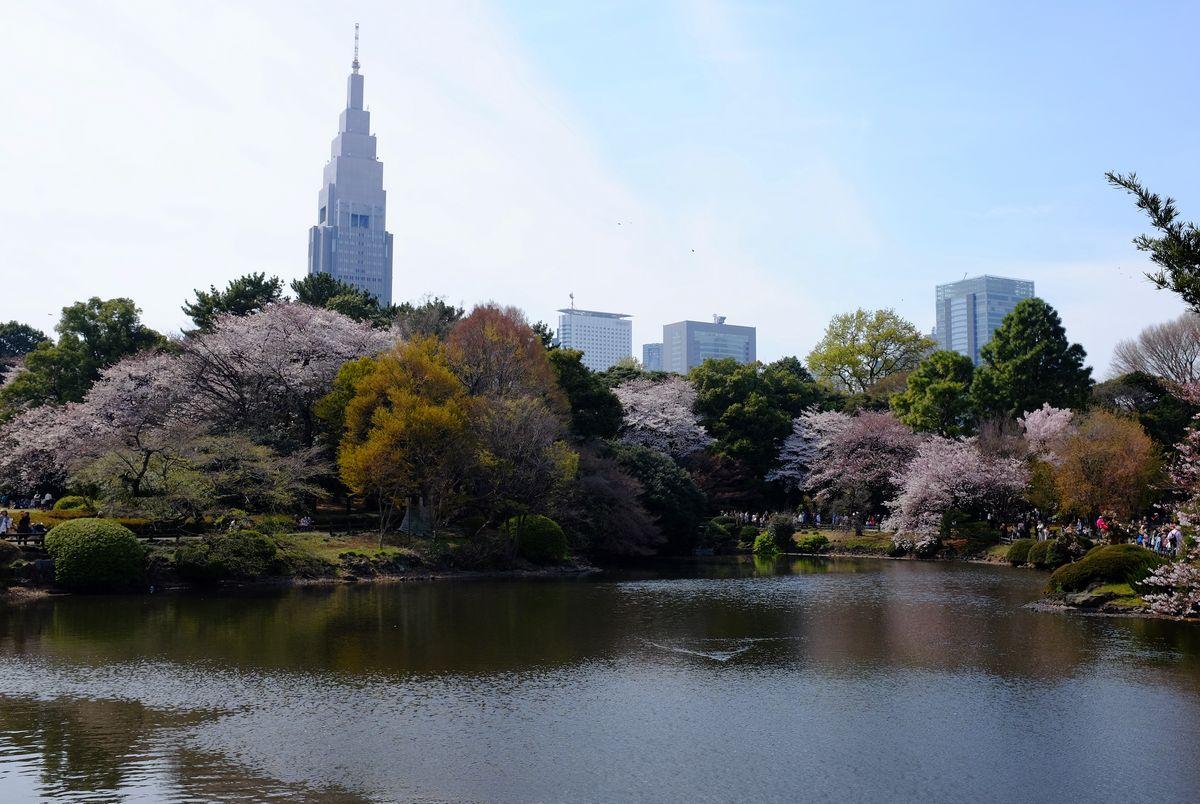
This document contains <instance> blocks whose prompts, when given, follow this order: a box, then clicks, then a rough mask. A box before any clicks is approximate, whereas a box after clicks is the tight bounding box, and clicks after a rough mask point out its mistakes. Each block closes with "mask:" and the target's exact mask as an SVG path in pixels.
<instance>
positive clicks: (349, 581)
mask: <svg viewBox="0 0 1200 804" xmlns="http://www.w3.org/2000/svg"><path fill="white" fill-rule="evenodd" d="M603 571H604V570H603V568H601V567H596V566H594V565H591V564H581V563H577V564H571V565H564V566H559V567H531V568H522V569H509V570H454V569H449V570H426V571H421V572H403V573H380V574H377V575H369V576H364V575H338V576H329V577H324V578H288V577H272V576H267V577H263V578H252V579H247V580H241V581H221V582H219V583H217V584H214V585H212V586H204V585H199V584H190V583H172V584H169V585H163V586H156V587H151V589H152V591H151V589H142V590H136V591H131V592H108V593H101V594H98V595H88V594H85V593H81V592H72V591H70V590H66V589H58V588H55V587H52V586H37V585H25V584H14V585H13V586H10V587H8V588H6V589H4V590H3V591H2V592H0V603H7V604H13V605H16V604H21V603H28V602H32V601H35V600H43V599H45V598H49V597H104V596H106V595H113V594H117V595H136V596H151V595H177V594H192V593H205V592H257V591H266V590H275V589H296V588H304V587H323V586H353V585H368V584H389V583H420V582H424V581H478V580H489V579H501V578H512V579H515V580H544V579H550V578H584V577H587V576H589V575H595V574H597V573H600V572H603Z"/></svg>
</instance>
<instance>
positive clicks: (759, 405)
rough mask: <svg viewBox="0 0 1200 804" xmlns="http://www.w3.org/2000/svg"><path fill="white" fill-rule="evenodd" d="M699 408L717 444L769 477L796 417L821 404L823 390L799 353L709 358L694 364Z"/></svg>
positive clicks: (698, 411)
mask: <svg viewBox="0 0 1200 804" xmlns="http://www.w3.org/2000/svg"><path fill="white" fill-rule="evenodd" d="M689 379H690V380H691V382H692V384H693V385H694V386H695V388H696V411H697V413H699V414H700V416H701V419H702V421H703V423H704V425H705V427H706V429H707V430H708V433H709V435H711V436H712V437H713V438H714V439H716V443H715V444H714V445H713V447H714V449H715V450H716V451H717V452H719V453H721V454H723V455H726V456H728V457H730V458H735V459H737V460H739V461H743V462H745V464H746V465H747V466H748V467H749V469H750V471H751V472H753V473H754V474H755V476H756V477H758V478H760V479H761V478H763V477H764V476H765V475H766V474H767V473H768V472H769V471H770V470H771V468H772V466H773V465H774V463H775V457H776V455H777V454H778V451H779V446H780V444H782V443H783V440H784V439H785V438H787V437H788V434H789V433H790V432H791V430H792V420H793V419H794V418H796V417H797V416H799V415H800V414H801V413H802V412H803V411H804V410H806V409H807V408H809V407H811V406H813V405H815V404H817V403H818V402H819V401H820V400H821V398H822V394H821V391H820V389H819V388H818V387H817V385H816V383H815V382H814V381H813V378H812V375H810V374H809V373H808V371H807V370H806V369H805V368H804V366H803V365H801V363H800V361H799V360H797V359H796V358H794V357H785V358H782V359H780V360H777V361H775V362H774V363H769V364H767V365H763V364H762V363H758V362H754V363H745V364H742V363H738V362H737V361H736V360H734V359H733V358H724V359H722V360H712V359H709V360H705V361H704V362H703V363H701V364H700V365H699V366H697V367H696V368H694V369H692V373H691V374H690V375H689Z"/></svg>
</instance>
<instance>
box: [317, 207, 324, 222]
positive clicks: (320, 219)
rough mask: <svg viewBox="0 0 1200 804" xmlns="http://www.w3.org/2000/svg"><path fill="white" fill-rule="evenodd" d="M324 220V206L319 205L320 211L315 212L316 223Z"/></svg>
mask: <svg viewBox="0 0 1200 804" xmlns="http://www.w3.org/2000/svg"><path fill="white" fill-rule="evenodd" d="M324 222H325V207H321V211H320V212H318V213H317V223H324Z"/></svg>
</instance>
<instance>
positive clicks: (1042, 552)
mask: <svg viewBox="0 0 1200 804" xmlns="http://www.w3.org/2000/svg"><path fill="white" fill-rule="evenodd" d="M1049 549H1050V542H1049V541H1044V542H1034V543H1033V545H1032V546H1030V548H1029V555H1028V556H1027V557H1026V561H1028V562H1029V565H1030V566H1032V567H1037V568H1038V569H1045V568H1046V552H1047V551H1048V550H1049Z"/></svg>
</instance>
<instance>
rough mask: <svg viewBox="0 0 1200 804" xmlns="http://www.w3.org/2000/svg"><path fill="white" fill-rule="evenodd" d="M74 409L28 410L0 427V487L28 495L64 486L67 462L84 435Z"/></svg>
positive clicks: (74, 405) (72, 405)
mask: <svg viewBox="0 0 1200 804" xmlns="http://www.w3.org/2000/svg"><path fill="white" fill-rule="evenodd" d="M76 407H77V405H76V404H75V403H69V404H67V405H42V406H40V407H36V408H28V409H26V410H24V411H22V412H21V413H19V414H17V415H16V416H14V417H13V418H12V419H10V420H9V421H7V422H5V423H4V425H3V426H0V488H3V489H4V490H6V491H10V492H14V493H17V494H32V493H33V492H35V491H39V490H41V489H45V488H61V487H62V486H63V485H65V483H66V479H67V466H68V463H69V460H70V459H71V457H72V455H74V450H75V449H76V445H77V444H78V442H79V437H80V435H81V434H83V433H84V432H85V431H84V430H83V429H82V428H81V427H80V423H79V419H78V417H77V416H76V415H75V408H76Z"/></svg>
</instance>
